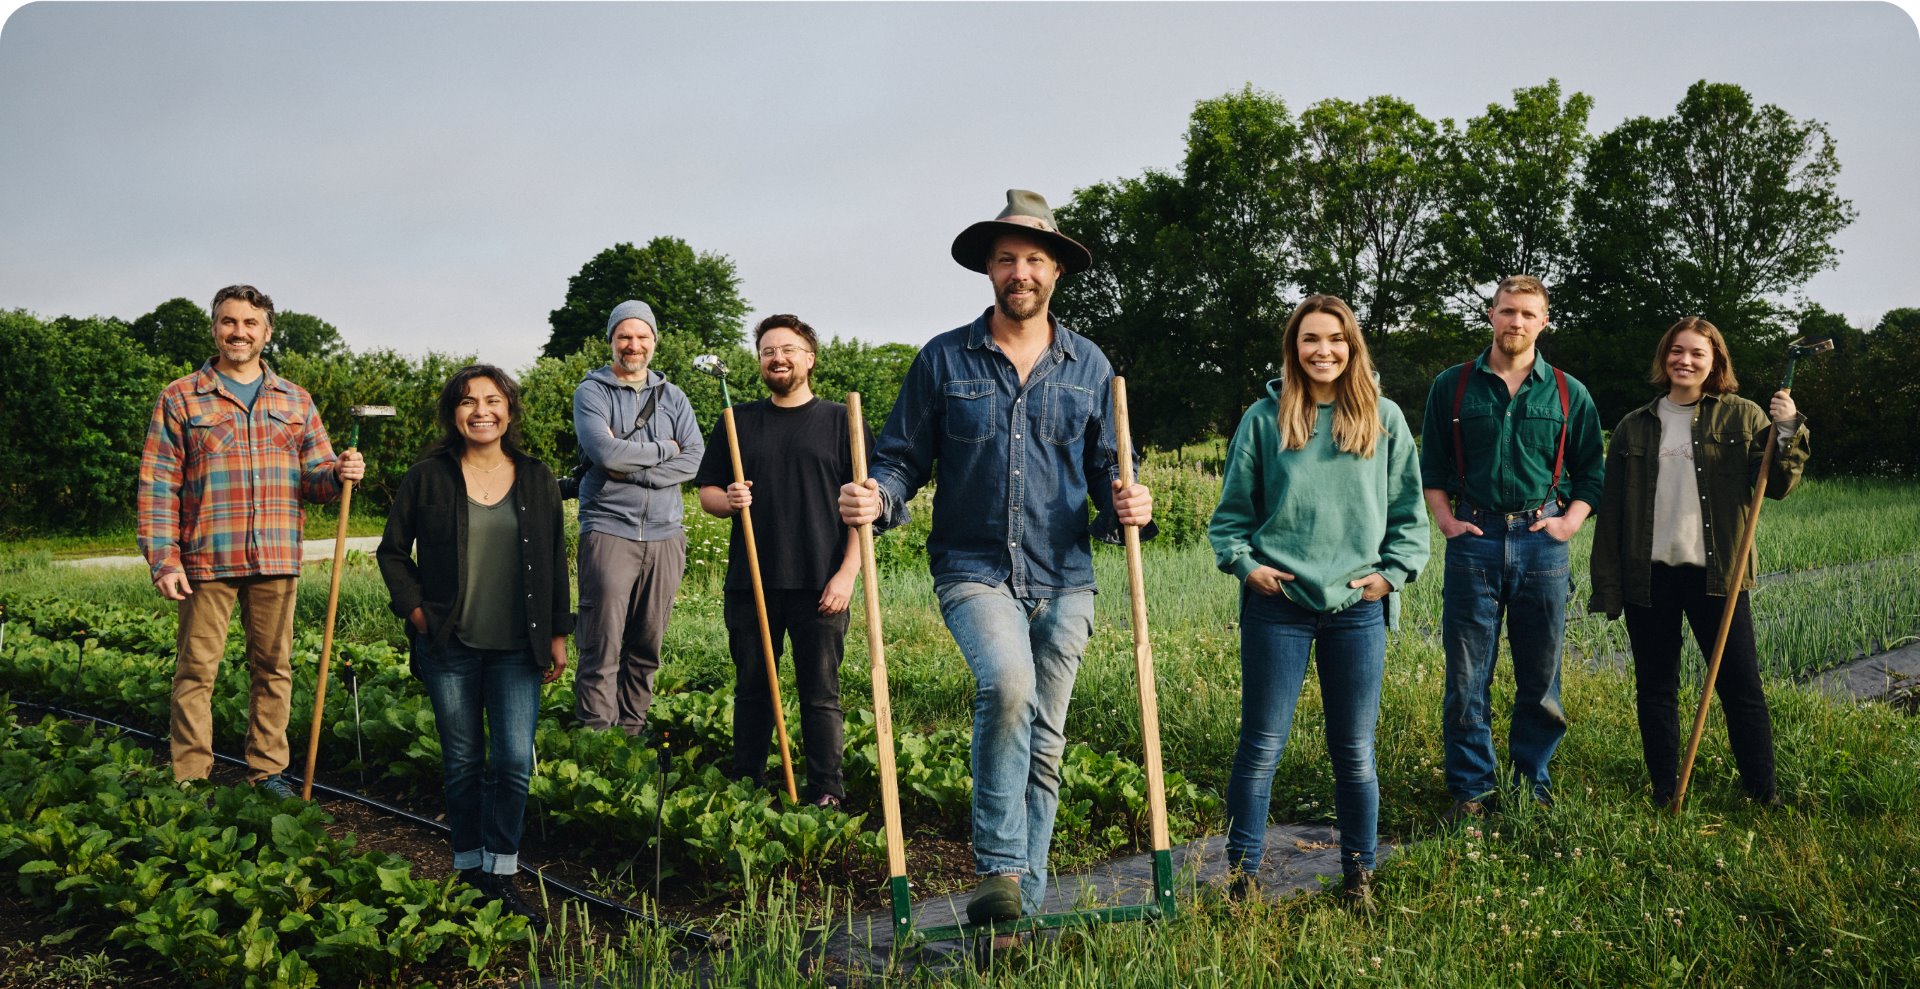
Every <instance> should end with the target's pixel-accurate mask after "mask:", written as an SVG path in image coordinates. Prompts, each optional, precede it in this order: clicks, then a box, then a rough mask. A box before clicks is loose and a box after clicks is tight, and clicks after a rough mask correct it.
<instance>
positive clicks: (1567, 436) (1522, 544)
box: [1420, 275, 1605, 822]
mask: <svg viewBox="0 0 1920 989" xmlns="http://www.w3.org/2000/svg"><path fill="white" fill-rule="evenodd" d="M1487 319H1488V321H1489V322H1490V323H1492V324H1493V345H1492V346H1491V347H1489V348H1488V349H1487V350H1486V351H1485V352H1483V353H1482V354H1481V355H1480V356H1479V357H1477V358H1475V359H1474V360H1472V361H1470V362H1468V363H1465V364H1459V365H1456V366H1454V367H1450V368H1448V369H1446V370H1445V371H1442V372H1440V375H1439V377H1437V378H1435V379H1434V381H1433V387H1432V389H1431V390H1430V391H1429V392H1428V393H1427V410H1426V418H1425V422H1424V423H1423V425H1422V428H1421V444H1420V474H1421V486H1422V487H1423V488H1425V493H1426V499H1427V508H1428V510H1429V511H1431V512H1432V513H1433V519H1434V522H1435V524H1437V525H1438V526H1439V527H1440V532H1441V534H1442V535H1444V536H1446V539H1447V551H1446V579H1445V584H1444V587H1443V589H1442V591H1441V601H1442V603H1441V619H1440V628H1441V640H1442V642H1443V644H1444V646H1445V648H1446V654H1447V682H1446V690H1445V699H1444V701H1443V702H1442V706H1443V716H1444V722H1443V725H1442V738H1443V740H1444V743H1445V761H1446V775H1447V791H1448V793H1450V794H1451V795H1452V796H1453V801H1454V803H1453V807H1452V809H1451V810H1449V811H1448V812H1447V815H1446V817H1445V820H1446V821H1448V822H1453V821H1458V820H1460V819H1462V818H1466V817H1479V816H1481V815H1483V814H1485V813H1486V812H1487V810H1488V804H1489V803H1490V802H1491V801H1492V798H1493V797H1494V796H1496V795H1497V793H1498V788H1499V784H1500V781H1499V777H1498V774H1497V772H1496V770H1497V768H1498V764H1497V763H1496V761H1495V757H1494V751H1493V731H1492V728H1491V725H1490V716H1491V709H1492V706H1493V697H1492V684H1493V664H1494V658H1495V657H1496V656H1497V655H1498V654H1499V649H1500V620H1501V616H1502V615H1503V614H1504V615H1505V617H1506V623H1507V641H1508V644H1509V645H1510V646H1511V648H1512V652H1513V680H1514V698H1513V718H1512V723H1511V725H1510V726H1509V728H1508V733H1507V755H1508V757H1509V759H1510V760H1511V763H1512V773H1511V775H1512V778H1513V780H1514V782H1515V783H1516V784H1518V785H1522V786H1525V787H1526V788H1527V789H1528V791H1529V792H1530V793H1531V795H1532V797H1533V799H1534V800H1536V801H1539V802H1541V803H1542V804H1546V803H1550V802H1551V800H1552V779H1551V777H1550V776H1549V775H1548V773H1547V764H1548V763H1549V762H1550V761H1552V759H1553V750H1554V749H1555V748H1556V747H1557V746H1559V744H1560V739H1561V738H1562V737H1563V736H1564V735H1566V733H1567V717H1566V713H1565V712H1564V711H1562V710H1561V708H1560V641H1561V637H1562V633H1563V632H1564V631H1565V630H1566V607H1567V598H1568V597H1569V595H1570V592H1571V590H1572V585H1571V583H1570V579H1571V575H1570V573H1569V571H1568V568H1567V541H1568V540H1570V539H1572V538H1573V535H1574V533H1576V532H1579V531H1580V526H1581V525H1582V524H1583V523H1585V522H1586V520H1587V516H1588V515H1589V514H1591V513H1592V511H1593V506H1594V505H1597V504H1599V502H1600V487H1601V480H1602V471H1603V470H1604V463H1605V461H1604V460H1603V457H1602V449H1601V441H1600V416H1599V413H1598V411H1597V410H1596V409H1595V408H1594V405H1593V398H1592V397H1591V396H1589V395H1588V394H1587V389H1586V386H1584V385H1582V384H1581V383H1580V382H1579V381H1577V380H1575V379H1574V378H1573V377H1571V376H1570V375H1568V374H1567V373H1566V372H1564V371H1562V370H1560V369H1559V368H1557V367H1553V366H1551V365H1549V364H1548V363H1547V362H1546V361H1545V360H1543V359H1541V358H1540V356H1539V354H1538V352H1536V351H1535V349H1534V342H1535V340H1536V339H1537V338H1538V337H1539V335H1540V332H1541V330H1543V329H1545V328H1546V325H1547V289H1546V286H1544V285H1542V284H1540V280H1539V279H1537V278H1534V277H1532V276H1531V275H1513V276H1511V277H1508V278H1506V279H1505V280H1503V281H1502V282H1501V283H1500V286H1499V288H1498V289H1496V290H1495V292H1494V296H1493V308H1491V309H1489V310H1487Z"/></svg>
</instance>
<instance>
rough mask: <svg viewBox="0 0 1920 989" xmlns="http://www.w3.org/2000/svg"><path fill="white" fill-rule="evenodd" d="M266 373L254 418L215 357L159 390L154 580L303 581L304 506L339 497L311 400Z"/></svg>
mask: <svg viewBox="0 0 1920 989" xmlns="http://www.w3.org/2000/svg"><path fill="white" fill-rule="evenodd" d="M261 373H262V374H264V375H265V376H266V380H264V381H262V382H261V383H260V394H259V396H258V397H257V398H255V399H254V403H253V410H252V412H251V413H249V412H248V410H247V408H246V406H244V405H242V404H241V403H240V400H239V399H237V398H235V397H234V396H233V393H231V392H229V391H227V390H226V388H224V387H223V386H222V385H221V384H220V378H219V376H218V375H216V374H215V373H214V370H213V362H212V361H211V360H209V361H208V362H207V363H206V364H204V365H202V366H201V368H200V370H198V371H195V372H194V373H192V374H189V375H187V376H186V377H184V378H180V379H179V380H177V381H174V382H173V383H172V384H169V385H168V386H167V387H166V388H165V389H164V390H162V391H161V392H160V400H159V401H158V402H156V403H155V404H154V407H153V420H152V422H150V423H149V424H148V425H147V442H146V446H145V448H144V449H143V450H142V451H141V453H140V490H139V523H138V525H139V537H140V552H141V553H142V554H143V555H145V556H146V558H147V565H148V566H149V567H150V568H151V569H152V576H153V579H154V580H156V581H158V580H159V579H160V578H161V576H163V575H165V574H168V573H179V572H184V573H185V574H186V575H187V579H188V580H193V581H203V580H224V579H230V578H235V577H256V576H283V575H288V574H294V575H297V574H299V573H300V541H301V539H302V538H303V536H304V532H305V527H306V509H305V507H304V506H303V505H302V504H301V502H302V500H303V499H304V500H306V501H311V502H316V503H322V502H329V501H332V500H334V499H335V498H338V497H339V496H340V479H339V477H338V476H337V475H336V474H335V473H334V467H335V465H336V463H337V461H336V459H335V457H334V455H333V446H332V444H330V443H328V442H327V429H326V427H325V426H324V425H322V424H321V422H320V411H319V409H317V408H315V407H314V404H313V396H311V395H309V394H307V392H306V389H304V388H301V387H300V386H299V385H296V384H294V383H292V382H290V381H287V380H286V379H285V378H282V377H280V376H279V375H276V374H274V373H273V371H272V370H270V369H266V368H265V367H264V366H263V367H262V370H261Z"/></svg>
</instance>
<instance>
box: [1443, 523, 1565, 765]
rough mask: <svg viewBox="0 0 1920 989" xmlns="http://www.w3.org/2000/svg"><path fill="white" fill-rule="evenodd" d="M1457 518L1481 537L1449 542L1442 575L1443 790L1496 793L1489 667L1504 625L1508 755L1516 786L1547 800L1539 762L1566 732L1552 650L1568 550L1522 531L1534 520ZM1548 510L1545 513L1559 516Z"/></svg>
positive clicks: (1560, 623)
mask: <svg viewBox="0 0 1920 989" xmlns="http://www.w3.org/2000/svg"><path fill="white" fill-rule="evenodd" d="M1462 508H1463V509H1464V510H1463V511H1459V512H1457V513H1456V514H1457V515H1458V517H1459V518H1460V519H1461V521H1464V522H1472V523H1473V524H1474V525H1477V526H1479V527H1480V530H1481V531H1482V532H1483V533H1485V535H1480V536H1476V535H1474V534H1473V533H1471V532H1463V533H1461V534H1460V535H1458V536H1455V537H1453V538H1452V539H1449V540H1447V577H1446V585H1445V587H1444V588H1443V589H1442V590H1441V595H1440V596H1441V610H1440V637H1441V641H1442V643H1443V645H1444V646H1445V648H1446V653H1447V683H1446V691H1445V695H1444V697H1443V699H1442V701H1441V713H1442V716H1443V719H1444V720H1443V722H1442V726H1441V738H1442V741H1443V742H1444V747H1445V761H1446V772H1447V792H1448V793H1450V794H1452V795H1453V798H1454V799H1455V800H1475V799H1478V798H1480V797H1483V796H1486V795H1487V794H1488V793H1490V792H1492V791H1493V790H1495V789H1497V788H1498V787H1499V778H1498V773H1497V770H1498V768H1499V764H1498V763H1497V762H1496V761H1495V758H1494V753H1493V729H1492V726H1491V724H1490V718H1491V711H1492V707H1493V666H1494V659H1495V657H1496V656H1498V655H1499V651H1500V622H1501V619H1502V617H1504V618H1505V619H1506V625H1507V643H1508V645H1509V646H1510V647H1511V651H1512V653H1513V717H1512V721H1511V724H1510V725H1509V727H1508V729H1507V755H1508V758H1509V759H1511V760H1512V776H1513V779H1514V781H1515V782H1516V783H1518V784H1521V785H1525V786H1528V787H1530V788H1531V790H1532V793H1533V795H1534V796H1535V797H1536V798H1546V797H1548V796H1550V794H1551V791H1552V786H1553V780H1552V778H1551V777H1550V776H1549V775H1548V774H1547V763H1549V762H1551V761H1552V760H1553V750H1554V749H1555V748H1557V747H1559V745H1560V739H1561V738H1562V737H1564V736H1565V735H1566V733H1567V715H1566V712H1564V711H1563V710H1561V708H1560V643H1561V638H1562V636H1563V634H1564V633H1565V632H1566V628H1567V598H1568V597H1569V595H1570V594H1571V593H1572V585H1571V584H1570V583H1569V579H1570V575H1569V573H1568V571H1567V544H1566V543H1563V542H1561V541H1559V540H1557V539H1555V538H1553V537H1552V536H1549V535H1547V533H1546V532H1545V531H1544V530H1543V531H1540V532H1528V531H1527V527H1528V526H1530V525H1532V524H1533V523H1534V521H1535V520H1536V519H1537V518H1539V517H1540V516H1538V515H1534V514H1533V513H1518V514H1517V515H1511V516H1509V515H1501V514H1499V513H1496V512H1482V511H1478V510H1476V509H1471V508H1467V507H1466V506H1462ZM1559 511H1560V510H1559V508H1558V506H1555V505H1551V504H1550V505H1548V506H1547V507H1546V508H1545V510H1544V511H1543V513H1542V514H1543V515H1546V516H1553V515H1557V514H1559Z"/></svg>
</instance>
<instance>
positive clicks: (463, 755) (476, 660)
mask: <svg viewBox="0 0 1920 989" xmlns="http://www.w3.org/2000/svg"><path fill="white" fill-rule="evenodd" d="M408 666H409V667H410V668H411V669H412V670H413V675H414V676H417V677H419V678H420V680H421V682H422V683H424V684H425V685H426V688H427V697H428V699H430V700H431V701H432V702H433V721H434V725H435V726H436V727H437V728H438V729H439V733H440V764H441V778H442V781H443V782H444V785H445V788H446V795H447V826H448V827H449V828H451V829H452V830H453V834H452V836H451V841H452V844H453V867H454V868H456V869H480V870H483V871H485V872H490V873H493V874H495V875H502V876H510V875H513V874H514V873H515V872H517V871H519V868H520V832H521V828H522V826H523V825H524V824H525V815H526V809H527V784H528V783H529V782H530V781H531V780H532V779H533V730H534V726H535V725H536V724H537V723H538V722H539V718H540V675H541V672H542V671H541V669H540V667H538V666H536V665H534V661H533V656H532V655H531V654H529V653H528V652H527V651H525V650H517V651H501V650H496V649H474V648H472V647H470V646H468V645H467V644H466V643H463V642H461V641H460V637H459V636H457V635H454V636H449V637H448V639H447V647H446V648H445V649H442V650H437V651H436V650H435V649H434V647H433V640H432V639H430V638H428V637H427V636H425V635H420V634H416V635H414V637H413V654H412V656H411V658H410V660H409V662H408ZM483 719H484V722H483Z"/></svg>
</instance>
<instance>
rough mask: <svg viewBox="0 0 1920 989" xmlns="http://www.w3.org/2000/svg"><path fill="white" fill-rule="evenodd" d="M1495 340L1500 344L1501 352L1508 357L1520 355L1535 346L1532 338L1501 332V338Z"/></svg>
mask: <svg viewBox="0 0 1920 989" xmlns="http://www.w3.org/2000/svg"><path fill="white" fill-rule="evenodd" d="M1495 342H1496V343H1498V344H1499V345H1500V352H1501V353H1503V354H1505V355H1507V356H1508V357H1518V356H1520V355H1521V354H1524V353H1526V352H1527V351H1528V350H1529V349H1531V348H1532V347H1533V341H1532V340H1527V339H1524V338H1521V337H1512V336H1508V335H1507V334H1505V333H1502V334H1500V338H1499V339H1498V340H1497V341H1495Z"/></svg>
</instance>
